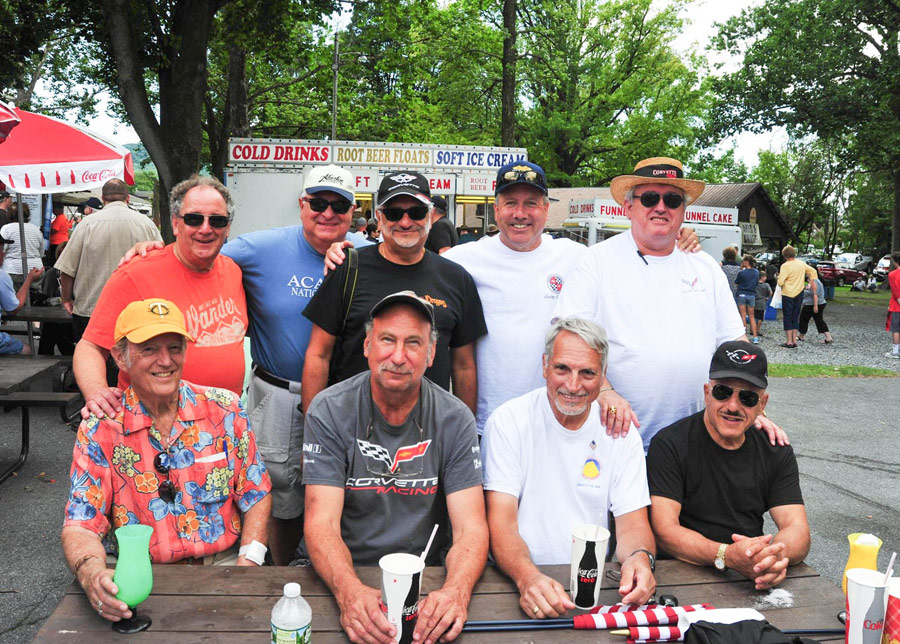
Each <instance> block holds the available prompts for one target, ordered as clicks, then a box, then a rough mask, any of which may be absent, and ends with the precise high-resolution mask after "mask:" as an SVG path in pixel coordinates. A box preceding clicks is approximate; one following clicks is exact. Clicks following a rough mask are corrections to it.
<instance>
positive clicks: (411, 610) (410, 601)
mask: <svg viewBox="0 0 900 644" xmlns="http://www.w3.org/2000/svg"><path fill="white" fill-rule="evenodd" d="M378 565H379V566H381V610H382V611H384V613H385V614H386V615H387V618H388V621H389V622H390V623H391V624H393V625H394V626H395V627H396V629H397V635H396V636H395V637H394V641H395V642H397V643H398V644H411V643H412V636H413V629H415V627H416V618H417V617H418V616H419V592H420V591H421V590H422V571H423V570H424V569H425V562H424V561H422V558H421V557H417V556H416V555H408V554H405V553H400V552H397V553H394V554H390V555H385V556H383V557H382V558H381V559H379V560H378Z"/></svg>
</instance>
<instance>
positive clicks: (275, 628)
mask: <svg viewBox="0 0 900 644" xmlns="http://www.w3.org/2000/svg"><path fill="white" fill-rule="evenodd" d="M311 620H312V609H311V608H310V607H309V604H308V603H307V601H306V600H305V599H303V598H302V597H301V596H300V584H294V583H290V584H285V585H284V596H283V597H282V598H281V599H279V600H278V602H277V603H276V604H275V606H274V607H273V608H272V642H273V644H309V642H310V641H311V639H312V631H311V630H310V627H309V623H310V621H311Z"/></svg>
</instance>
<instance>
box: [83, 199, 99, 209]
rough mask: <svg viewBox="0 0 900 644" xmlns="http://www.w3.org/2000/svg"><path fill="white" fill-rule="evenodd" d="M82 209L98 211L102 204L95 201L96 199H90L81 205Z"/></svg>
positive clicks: (97, 200)
mask: <svg viewBox="0 0 900 644" xmlns="http://www.w3.org/2000/svg"><path fill="white" fill-rule="evenodd" d="M81 207H82V208H93V209H94V210H100V209H101V208H103V202H102V201H100V200H99V199H97V197H91V198H90V199H88V200H87V201H85V202H83V203H82V204H81Z"/></svg>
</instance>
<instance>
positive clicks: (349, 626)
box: [338, 584, 397, 644]
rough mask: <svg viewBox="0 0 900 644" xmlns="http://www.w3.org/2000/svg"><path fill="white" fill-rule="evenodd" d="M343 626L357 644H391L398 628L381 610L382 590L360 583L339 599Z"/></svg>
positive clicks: (351, 639)
mask: <svg viewBox="0 0 900 644" xmlns="http://www.w3.org/2000/svg"><path fill="white" fill-rule="evenodd" d="M338 605H339V607H340V609H341V628H343V629H344V632H346V633H347V637H349V638H350V641H351V642H356V643H357V644H361V643H364V644H378V643H379V642H380V643H381V644H391V643H392V642H393V641H394V635H395V634H396V633H397V629H395V628H394V627H393V626H391V623H390V622H389V621H388V619H387V617H385V615H384V613H383V612H382V611H381V591H380V590H377V589H376V588H371V587H369V586H365V585H363V584H360V585H359V586H358V588H356V589H355V590H354V591H353V592H351V593H349V594H347V595H346V596H341V598H340V599H338Z"/></svg>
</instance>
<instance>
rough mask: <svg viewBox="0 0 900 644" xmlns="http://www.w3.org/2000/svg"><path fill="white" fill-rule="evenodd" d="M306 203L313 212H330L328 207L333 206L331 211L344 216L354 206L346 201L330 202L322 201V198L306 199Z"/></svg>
mask: <svg viewBox="0 0 900 644" xmlns="http://www.w3.org/2000/svg"><path fill="white" fill-rule="evenodd" d="M304 201H305V202H306V203H308V204H309V208H310V210H312V211H313V212H325V211H326V210H328V206H331V211H332V212H333V213H334V214H336V215H343V214H344V213H345V212H347V211H348V210H350V206H352V205H353V204H352V203H350V202H349V201H347V200H346V199H336V200H334V201H328V199H322V198H321V197H306V198H305V199H304Z"/></svg>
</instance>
